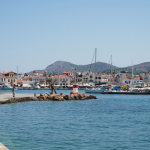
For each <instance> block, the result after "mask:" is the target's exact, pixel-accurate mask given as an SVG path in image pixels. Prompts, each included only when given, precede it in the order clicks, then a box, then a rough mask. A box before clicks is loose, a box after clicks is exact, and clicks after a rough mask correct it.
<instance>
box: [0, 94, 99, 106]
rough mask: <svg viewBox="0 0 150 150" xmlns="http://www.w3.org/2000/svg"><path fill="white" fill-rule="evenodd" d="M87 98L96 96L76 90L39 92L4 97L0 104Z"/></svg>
mask: <svg viewBox="0 0 150 150" xmlns="http://www.w3.org/2000/svg"><path fill="white" fill-rule="evenodd" d="M88 99H97V97H96V96H93V95H88V94H86V93H84V94H80V93H76V92H73V91H72V92H71V93H70V94H67V95H64V94H63V93H61V94H44V95H43V94H40V96H37V97H36V96H34V97H33V96H32V97H29V96H28V97H27V96H26V95H24V96H23V97H14V98H4V99H0V104H11V103H17V102H27V101H65V100H88Z"/></svg>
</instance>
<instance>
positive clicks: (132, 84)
mask: <svg viewBox="0 0 150 150" xmlns="http://www.w3.org/2000/svg"><path fill="white" fill-rule="evenodd" d="M131 81H132V83H131V85H132V86H133V60H132V80H131Z"/></svg>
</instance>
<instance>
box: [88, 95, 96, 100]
mask: <svg viewBox="0 0 150 150" xmlns="http://www.w3.org/2000/svg"><path fill="white" fill-rule="evenodd" d="M88 99H97V97H96V96H94V95H89V96H88Z"/></svg>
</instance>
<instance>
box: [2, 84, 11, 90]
mask: <svg viewBox="0 0 150 150" xmlns="http://www.w3.org/2000/svg"><path fill="white" fill-rule="evenodd" d="M12 89H13V87H12V86H11V85H9V84H7V83H4V85H3V86H2V87H1V90H12Z"/></svg>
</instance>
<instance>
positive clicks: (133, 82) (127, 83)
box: [122, 77, 143, 86]
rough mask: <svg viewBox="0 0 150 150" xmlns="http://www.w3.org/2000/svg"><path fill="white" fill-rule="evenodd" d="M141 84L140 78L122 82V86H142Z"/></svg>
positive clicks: (126, 79) (127, 79)
mask: <svg viewBox="0 0 150 150" xmlns="http://www.w3.org/2000/svg"><path fill="white" fill-rule="evenodd" d="M142 83H143V80H142V79H141V78H140V77H136V78H133V79H129V78H125V79H123V80H122V84H123V85H130V86H132V85H139V84H142Z"/></svg>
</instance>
